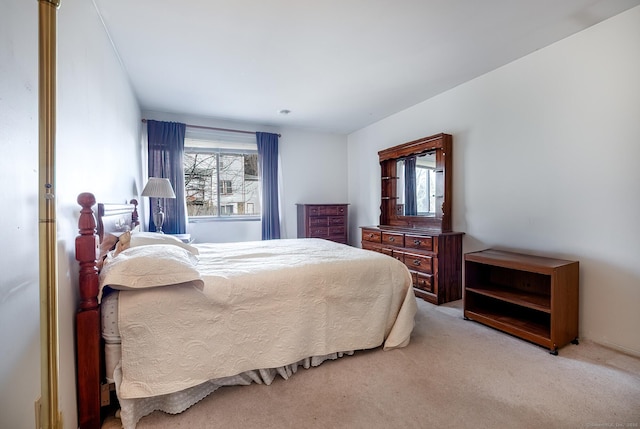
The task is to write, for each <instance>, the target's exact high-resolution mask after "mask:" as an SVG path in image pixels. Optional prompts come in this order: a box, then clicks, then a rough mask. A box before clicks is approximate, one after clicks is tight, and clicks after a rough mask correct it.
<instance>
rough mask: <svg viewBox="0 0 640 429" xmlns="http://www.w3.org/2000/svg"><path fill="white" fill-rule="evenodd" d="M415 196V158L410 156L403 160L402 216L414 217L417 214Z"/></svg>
mask: <svg viewBox="0 0 640 429" xmlns="http://www.w3.org/2000/svg"><path fill="white" fill-rule="evenodd" d="M417 199H418V197H417V195H416V157H415V156H410V157H407V158H405V159H404V215H405V216H415V215H417V214H418V202H417Z"/></svg>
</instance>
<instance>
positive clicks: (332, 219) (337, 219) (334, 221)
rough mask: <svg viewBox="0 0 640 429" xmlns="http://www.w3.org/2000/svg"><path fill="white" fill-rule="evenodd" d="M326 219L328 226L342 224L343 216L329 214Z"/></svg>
mask: <svg viewBox="0 0 640 429" xmlns="http://www.w3.org/2000/svg"><path fill="white" fill-rule="evenodd" d="M327 221H328V223H329V226H334V225H344V216H329V217H328V218H327Z"/></svg>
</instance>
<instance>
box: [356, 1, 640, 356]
mask: <svg viewBox="0 0 640 429" xmlns="http://www.w3.org/2000/svg"><path fill="white" fill-rule="evenodd" d="M638 76H640V7H636V8H634V9H631V10H630V11H627V12H625V13H623V14H621V15H618V16H616V17H614V18H612V19H609V20H607V21H605V22H603V23H601V24H598V25H596V26H594V27H591V28H590V29H587V30H585V31H583V32H581V33H578V34H576V35H574V36H572V37H569V38H567V39H565V40H562V41H560V42H558V43H555V44H554V45H551V46H549V47H547V48H544V49H541V50H539V51H537V52H535V53H533V54H531V55H529V56H527V57H525V58H522V59H520V60H517V61H515V62H513V63H511V64H509V65H507V66H504V67H502V68H500V69H498V70H495V71H493V72H491V73H488V74H486V75H484V76H482V77H480V78H477V79H475V80H473V81H471V82H468V83H466V84H463V85H460V86H459V87H457V88H454V89H453V90H450V91H448V92H446V93H443V94H441V95H439V96H437V97H434V98H432V99H430V100H427V101H425V102H423V103H421V104H419V105H416V106H414V107H412V108H410V109H407V110H405V111H403V112H400V113H398V114H396V115H393V116H391V117H389V118H386V119H384V120H382V121H380V122H378V123H376V124H373V125H371V126H369V127H367V128H364V129H362V130H359V131H357V132H355V133H353V134H352V135H350V136H349V139H348V140H349V143H348V146H349V149H348V152H349V201H350V202H351V204H352V205H353V206H355V207H358V212H357V216H355V217H354V218H352V228H351V236H352V243H353V244H357V242H358V241H359V240H358V234H359V231H358V229H357V227H358V226H361V225H369V224H377V223H378V220H379V218H378V216H379V196H380V179H379V166H378V160H377V151H378V150H380V149H382V148H385V147H389V146H392V145H396V144H399V143H403V142H406V141H409V140H412V139H415V138H418V137H423V136H428V135H431V134H436V133H439V132H446V133H450V134H452V135H453V140H454V143H453V145H454V155H453V156H454V176H453V182H454V186H453V191H454V201H453V216H454V219H453V225H454V229H456V230H459V231H464V232H465V233H466V235H465V239H464V252H469V251H475V250H479V249H483V248H488V247H497V248H503V249H508V250H514V251H521V252H528V253H533V254H540V255H548V256H553V257H561V258H566V259H575V260H579V261H580V336H581V337H583V338H588V339H591V340H593V341H596V342H599V343H602V344H605V345H609V346H613V347H615V348H618V349H621V350H626V351H628V352H631V353H634V354H638V355H640V335H638V334H637V328H638V326H640V311H638V303H640V264H638V261H639V260H640V223H639V222H638V221H637V219H638V213H640V198H639V195H640V168H638V159H640V144H638V142H640V119H639V118H640V79H639V78H638ZM354 238H355V240H354Z"/></svg>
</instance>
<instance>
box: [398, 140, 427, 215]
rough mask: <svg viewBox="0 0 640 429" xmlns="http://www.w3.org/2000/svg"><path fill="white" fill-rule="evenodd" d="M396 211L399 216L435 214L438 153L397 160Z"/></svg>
mask: <svg viewBox="0 0 640 429" xmlns="http://www.w3.org/2000/svg"><path fill="white" fill-rule="evenodd" d="M396 171H397V173H398V180H397V182H398V183H397V189H396V194H397V196H398V199H397V201H396V211H397V213H398V215H399V216H432V217H433V216H435V214H436V210H435V207H436V154H435V152H434V151H431V152H425V153H422V154H419V155H413V156H408V157H406V158H401V159H399V160H398V161H396Z"/></svg>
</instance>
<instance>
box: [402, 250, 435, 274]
mask: <svg viewBox="0 0 640 429" xmlns="http://www.w3.org/2000/svg"><path fill="white" fill-rule="evenodd" d="M404 263H405V265H406V266H407V267H409V269H410V270H415V271H420V272H423V273H427V274H431V273H432V272H433V259H432V258H431V256H426V255H417V254H415V253H405V257H404Z"/></svg>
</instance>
